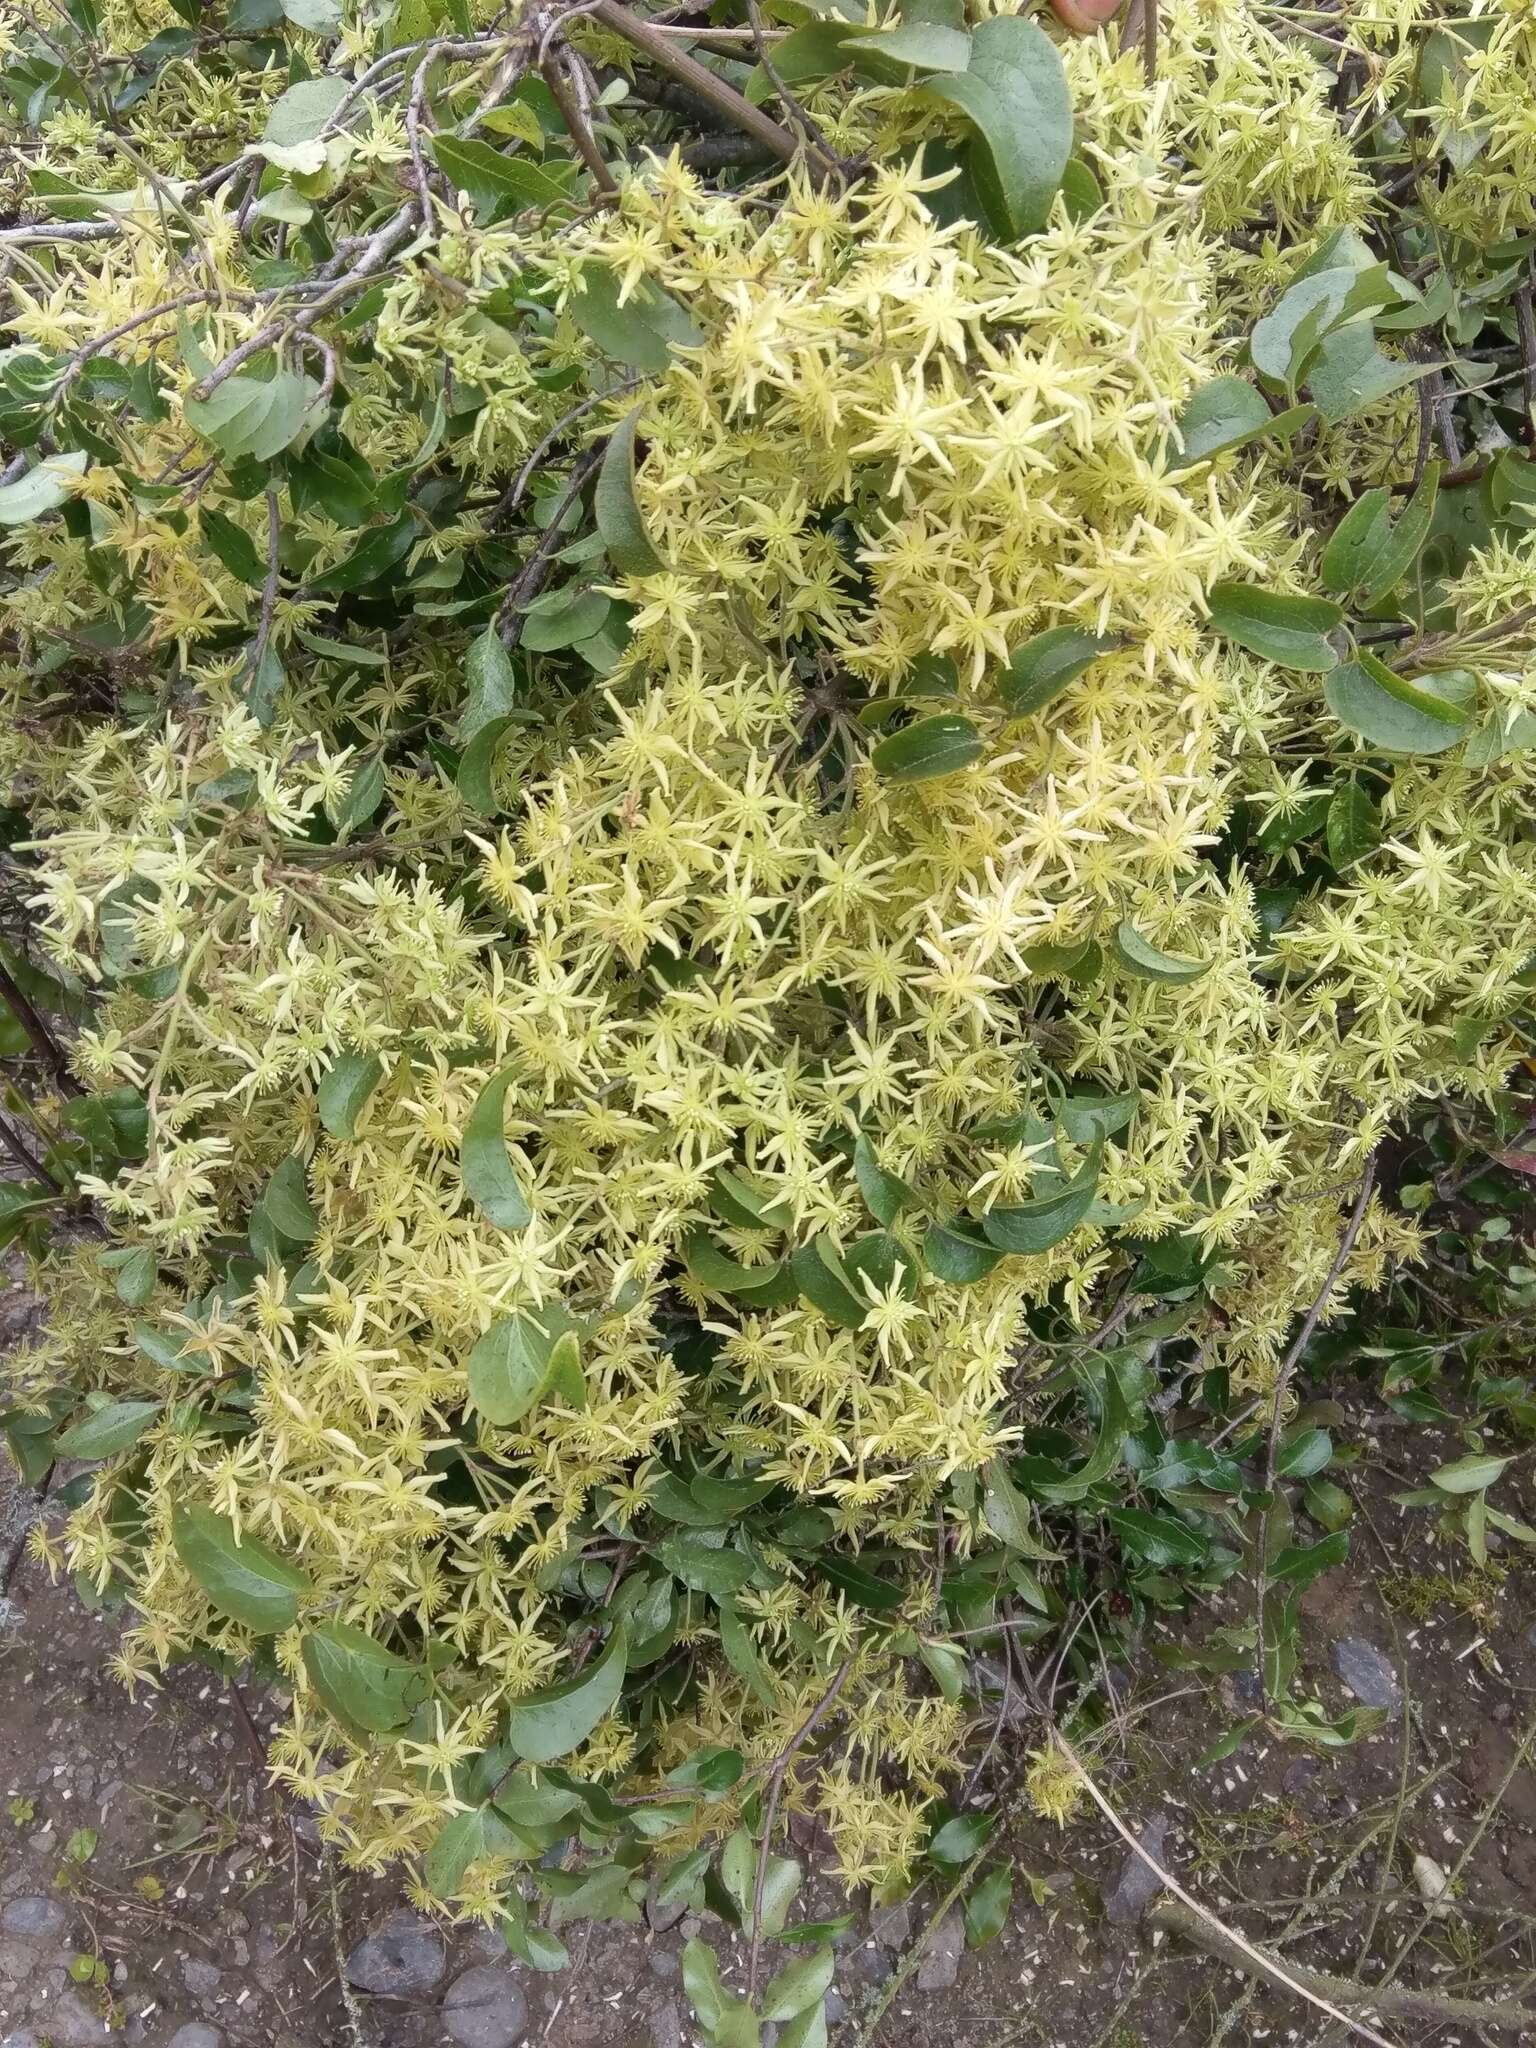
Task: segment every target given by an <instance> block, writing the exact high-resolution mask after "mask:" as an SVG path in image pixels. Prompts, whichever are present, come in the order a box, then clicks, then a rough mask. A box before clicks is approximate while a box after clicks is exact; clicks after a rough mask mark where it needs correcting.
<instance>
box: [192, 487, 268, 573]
mask: <svg viewBox="0 0 1536 2048" xmlns="http://www.w3.org/2000/svg"><path fill="white" fill-rule="evenodd" d="M197 519H198V525H199V527H200V528H201V529H202V535H203V539H204V540H205V541H207V543H208V545H209V547H211V548H212V549H213V552H214V553H215V554H216V555H217V556H218V558H219V560H220V561H221V562H222V563H223V564H224V566H225V568H226V569H227V570H228V571H229V573H230V574H231V576H238V577H239V579H240V581H241V582H242V583H248V584H249V585H250V586H251V587H252V589H254V590H260V589H261V587H262V585H263V584H264V583H265V582H266V580H267V565H266V562H265V561H264V559H263V558H262V557H261V556H260V555H259V554H258V553H257V552H256V543H255V541H253V540H252V539H251V537H250V535H249V534H248V533H247V532H246V530H245V528H244V527H243V526H236V524H235V522H234V521H233V519H226V518H225V516H224V514H223V513H222V512H215V511H214V509H213V507H212V506H211V505H203V506H200V507H199V508H198V515H197Z"/></svg>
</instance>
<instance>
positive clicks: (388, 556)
mask: <svg viewBox="0 0 1536 2048" xmlns="http://www.w3.org/2000/svg"><path fill="white" fill-rule="evenodd" d="M416 534H417V525H416V521H415V519H414V518H413V517H412V516H411V514H410V513H409V512H402V513H401V514H400V515H399V517H398V518H396V519H392V520H390V522H389V524H388V525H387V526H370V527H369V529H368V531H367V532H366V533H365V534H364V535H363V537H362V539H361V540H359V542H358V543H357V546H356V547H355V548H353V549H352V551H351V552H350V554H346V555H343V556H342V558H341V560H340V561H339V562H335V563H333V564H332V566H331V567H330V568H329V569H326V570H323V571H322V572H321V574H320V575H318V576H311V577H310V579H309V582H308V583H307V585H306V586H305V588H306V590H307V591H308V592H309V594H310V595H311V596H316V595H319V596H326V597H344V596H346V595H347V594H348V593H349V592H351V591H354V590H365V589H366V588H367V587H368V585H369V584H370V583H377V582H378V580H379V578H380V577H381V576H387V575H388V574H389V572H390V570H391V569H393V568H394V567H395V566H396V564H397V563H399V562H401V561H403V560H404V558H405V556H406V555H408V554H409V553H410V551H411V548H412V546H413V545H414V543H415V540H416Z"/></svg>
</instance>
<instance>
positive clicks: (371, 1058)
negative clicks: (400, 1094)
mask: <svg viewBox="0 0 1536 2048" xmlns="http://www.w3.org/2000/svg"><path fill="white" fill-rule="evenodd" d="M383 1074H384V1062H383V1061H382V1060H381V1059H380V1058H379V1057H378V1055H377V1054H376V1053H371V1052H344V1053H342V1055H341V1056H340V1058H339V1059H336V1060H333V1061H332V1062H331V1064H330V1066H329V1067H327V1068H326V1070H325V1072H324V1073H323V1074H322V1075H321V1076H320V1086H319V1090H318V1103H319V1109H320V1121H321V1123H322V1124H324V1126H325V1128H326V1129H327V1130H328V1131H329V1132H330V1134H331V1136H332V1137H333V1138H355V1137H356V1136H357V1120H358V1118H359V1117H360V1116H361V1115H362V1113H363V1110H364V1108H365V1107H366V1105H367V1102H368V1098H369V1096H370V1095H372V1093H373V1091H374V1089H375V1088H377V1087H378V1085H379V1082H380V1080H381V1079H382V1078H383Z"/></svg>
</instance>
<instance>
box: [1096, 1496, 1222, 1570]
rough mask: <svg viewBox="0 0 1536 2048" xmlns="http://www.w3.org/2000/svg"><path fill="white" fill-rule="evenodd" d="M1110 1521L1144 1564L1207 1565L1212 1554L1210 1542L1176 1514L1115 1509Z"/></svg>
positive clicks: (1145, 1509)
mask: <svg viewBox="0 0 1536 2048" xmlns="http://www.w3.org/2000/svg"><path fill="white" fill-rule="evenodd" d="M1109 1521H1110V1526H1111V1527H1112V1528H1113V1530H1114V1532H1115V1534H1116V1535H1117V1536H1118V1537H1119V1538H1120V1542H1121V1544H1122V1546H1123V1547H1124V1548H1125V1549H1126V1550H1127V1551H1129V1552H1130V1554H1131V1556H1132V1557H1136V1558H1140V1559H1141V1561H1142V1562H1143V1563H1144V1564H1150V1565H1156V1566H1179V1565H1189V1564H1203V1563H1204V1562H1205V1560H1206V1558H1207V1557H1208V1556H1209V1555H1210V1549H1211V1546H1210V1543H1209V1541H1208V1540H1207V1539H1206V1538H1205V1537H1204V1536H1202V1535H1201V1534H1200V1532H1199V1530H1198V1529H1191V1528H1189V1527H1188V1526H1187V1525H1186V1524H1185V1523H1183V1522H1181V1521H1179V1520H1177V1518H1176V1517H1175V1516H1173V1515H1159V1514H1154V1513H1152V1512H1151V1510H1150V1509H1147V1508H1111V1509H1110V1510H1109Z"/></svg>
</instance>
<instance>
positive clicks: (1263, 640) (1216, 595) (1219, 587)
mask: <svg viewBox="0 0 1536 2048" xmlns="http://www.w3.org/2000/svg"><path fill="white" fill-rule="evenodd" d="M1207 602H1208V604H1209V606H1210V616H1211V625H1212V626H1213V627H1214V629H1215V630H1216V631H1217V632H1218V633H1220V634H1221V635H1222V636H1223V638H1224V639H1227V640H1234V641H1236V643H1237V645H1238V646H1239V647H1245V648H1247V650H1248V652H1249V653H1250V654H1257V655H1261V656H1262V657H1263V658H1264V660H1266V661H1272V662H1274V663H1276V665H1277V666H1278V667H1280V668H1289V669H1299V670H1301V671H1302V672H1303V673H1305V674H1310V675H1325V674H1327V672H1328V671H1329V670H1330V669H1333V668H1337V667H1338V663H1339V657H1338V654H1337V653H1336V652H1335V650H1334V648H1333V647H1332V646H1331V645H1330V643H1329V640H1328V635H1329V634H1330V633H1332V632H1336V631H1337V629H1338V628H1339V626H1340V625H1341V624H1342V623H1343V619H1344V614H1343V612H1342V611H1340V609H1339V607H1338V606H1337V605H1336V604H1331V603H1330V602H1329V601H1328V599H1326V598H1321V597H1288V596H1286V595H1284V594H1283V593H1282V592H1280V591H1277V590H1261V589H1260V588H1258V586H1257V585H1255V584H1251V583H1217V584H1215V585H1213V586H1212V588H1211V590H1210V592H1209V594H1208V597H1207Z"/></svg>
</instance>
